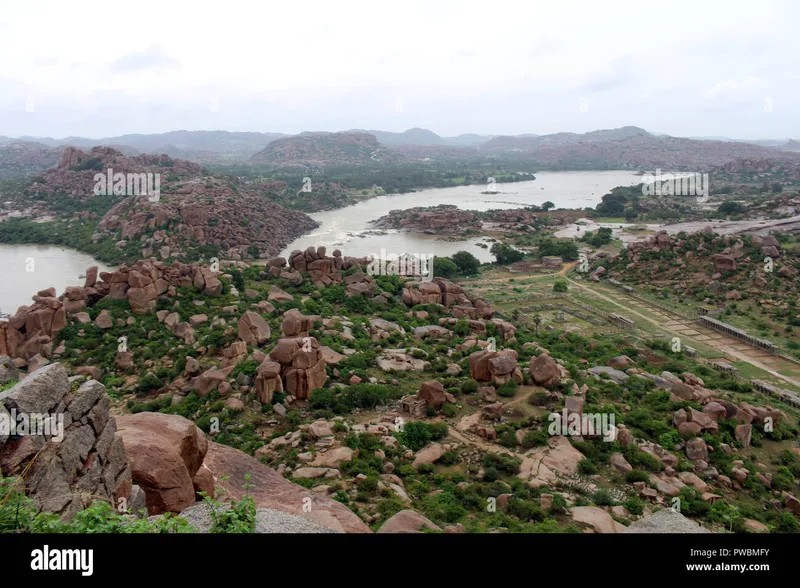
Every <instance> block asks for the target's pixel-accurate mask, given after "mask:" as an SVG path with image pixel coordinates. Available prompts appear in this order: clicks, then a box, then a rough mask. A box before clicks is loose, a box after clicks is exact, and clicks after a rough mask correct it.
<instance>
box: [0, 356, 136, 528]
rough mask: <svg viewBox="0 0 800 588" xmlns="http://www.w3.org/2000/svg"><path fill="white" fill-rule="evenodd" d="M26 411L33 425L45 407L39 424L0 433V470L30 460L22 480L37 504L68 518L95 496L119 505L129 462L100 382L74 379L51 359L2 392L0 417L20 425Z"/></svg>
mask: <svg viewBox="0 0 800 588" xmlns="http://www.w3.org/2000/svg"><path fill="white" fill-rule="evenodd" d="M3 407H5V408H3ZM22 415H27V417H28V421H29V423H28V425H29V426H30V425H33V423H34V422H35V421H37V419H35V418H33V417H34V415H40V416H41V418H42V419H43V420H42V426H41V428H39V427H38V426H35V425H34V426H33V428H28V429H27V430H25V431H23V430H22V429H21V428H19V427H17V428H16V431H15V432H12V434H10V435H8V436H6V437H4V436H2V435H0V473H2V475H3V476H18V475H22V473H23V472H25V470H26V468H28V467H29V466H30V467H29V469H27V472H26V473H25V476H24V487H25V488H26V490H27V492H28V493H30V494H31V495H32V496H33V498H34V501H35V505H36V507H37V508H38V509H41V510H45V511H50V512H56V513H60V514H61V515H62V518H63V519H64V520H69V519H71V518H72V517H73V516H74V515H75V513H77V512H78V511H80V510H82V509H84V508H86V507H87V506H88V505H89V504H90V503H91V502H92V501H93V500H95V499H101V500H107V501H108V502H110V503H112V504H113V506H114V507H115V508H116V507H118V506H119V505H120V504H123V503H122V502H120V500H121V499H124V500H125V501H127V500H128V499H129V498H130V497H131V492H132V489H133V488H132V477H131V470H130V468H129V467H128V459H127V455H126V452H125V447H124V445H123V442H122V438H121V436H120V435H119V433H118V432H117V422H116V420H115V419H114V417H113V416H111V414H110V412H109V399H108V396H107V395H106V393H105V388H104V387H103V385H102V384H100V383H99V382H96V381H94V380H90V381H87V382H84V383H83V384H80V385H77V382H76V383H75V384H74V385H73V384H71V383H70V379H69V376H68V373H67V369H66V368H65V367H64V366H63V365H62V364H60V363H53V364H50V365H47V366H45V367H43V368H41V369H39V370H36V371H35V372H33V373H32V374H30V375H28V376H27V377H26V378H25V379H23V380H22V381H20V382H19V383H18V384H16V385H15V386H14V387H13V388H11V389H10V390H7V391H5V392H3V393H0V423H2V421H3V420H4V419H6V423H5V424H14V425H19V426H21V424H22V420H21V418H20V417H21V416H22ZM12 417H13V418H12ZM0 430H2V427H0Z"/></svg>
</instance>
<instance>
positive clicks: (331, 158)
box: [250, 132, 402, 167]
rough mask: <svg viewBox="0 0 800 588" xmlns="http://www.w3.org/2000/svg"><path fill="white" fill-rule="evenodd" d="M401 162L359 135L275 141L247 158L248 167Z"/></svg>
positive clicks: (371, 137)
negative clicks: (258, 165) (251, 165)
mask: <svg viewBox="0 0 800 588" xmlns="http://www.w3.org/2000/svg"><path fill="white" fill-rule="evenodd" d="M401 161H402V158H401V157H400V156H399V155H397V154H396V153H394V152H393V151H391V150H389V149H387V148H386V147H385V146H384V145H383V144H382V143H380V142H379V141H378V140H377V139H376V138H375V136H374V135H371V134H369V133H361V132H343V133H303V134H302V135H295V136H293V137H287V138H284V139H278V140H276V141H273V142H272V143H270V144H269V145H267V146H266V147H265V148H264V149H263V150H261V151H259V152H258V153H256V154H255V155H253V156H252V157H251V158H250V162H251V163H256V164H266V165H275V166H299V167H308V166H321V165H379V164H381V163H399V162H401Z"/></svg>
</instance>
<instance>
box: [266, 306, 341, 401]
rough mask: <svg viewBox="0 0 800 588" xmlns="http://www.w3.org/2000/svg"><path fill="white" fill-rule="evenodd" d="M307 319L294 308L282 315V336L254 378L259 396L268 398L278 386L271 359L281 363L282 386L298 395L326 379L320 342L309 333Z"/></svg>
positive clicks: (312, 388) (323, 382) (309, 390)
mask: <svg viewBox="0 0 800 588" xmlns="http://www.w3.org/2000/svg"><path fill="white" fill-rule="evenodd" d="M310 323H311V319H310V318H309V317H306V316H303V315H302V314H300V313H299V311H297V310H294V309H293V310H290V311H287V312H286V314H285V315H284V321H283V324H282V325H281V330H282V331H283V335H284V336H283V337H281V338H280V339H278V342H277V343H276V345H275V347H274V348H273V349H272V351H271V352H270V354H269V358H270V360H271V362H270V363H266V364H265V363H263V362H262V364H261V367H259V374H258V376H257V378H256V388H257V389H258V390H260V391H262V392H260V394H261V395H262V397H265V398H266V397H269V398H271V395H272V392H274V391H275V390H277V389H278V384H277V383H276V382H275V378H276V377H277V376H276V375H275V368H274V365H273V364H274V363H277V364H279V365H280V377H281V380H282V387H283V390H285V391H286V392H288V393H289V394H292V395H293V396H295V397H297V398H299V399H305V398H308V397H309V394H310V393H311V391H312V390H315V389H316V388H321V387H322V386H324V385H325V382H326V381H327V380H328V375H327V373H326V372H325V361H324V359H323V357H322V351H321V348H320V345H319V342H318V341H317V340H316V338H314V337H309V336H308V329H309V328H310Z"/></svg>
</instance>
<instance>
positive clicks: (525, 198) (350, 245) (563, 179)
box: [281, 171, 641, 261]
mask: <svg viewBox="0 0 800 588" xmlns="http://www.w3.org/2000/svg"><path fill="white" fill-rule="evenodd" d="M640 182H641V176H638V175H635V174H634V173H633V172H631V171H586V172H584V171H580V172H540V173H538V174H536V179H535V180H532V181H529V182H517V183H513V184H497V190H498V192H497V193H496V194H481V192H483V191H486V189H487V187H486V185H485V184H477V185H472V186H458V187H454V188H431V189H428V190H421V191H419V192H413V193H411V194H393V195H388V196H378V197H376V198H370V199H369V200H364V201H362V202H359V203H358V204H354V205H352V206H347V207H345V208H340V209H338V210H331V211H326V212H318V213H313V214H311V215H310V216H311V217H312V218H313V219H315V220H316V221H318V222H319V223H320V226H319V227H318V228H317V229H315V230H313V231H312V232H310V233H308V234H306V235H303V236H302V237H300V238H298V239H296V240H295V241H293V242H292V243H290V244H289V245H288V246H287V247H286V249H284V250H283V251H282V252H281V255H282V256H284V257H286V256H287V255H288V254H289V253H291V252H292V251H293V250H295V249H305V248H307V247H308V246H310V245H314V246H320V245H324V246H325V247H327V248H328V252H329V254H330V251H331V250H332V249H336V248H339V249H341V250H342V253H343V254H344V255H348V256H353V257H363V256H367V255H371V254H376V255H379V254H380V253H381V249H385V250H386V251H387V253H396V254H398V255H400V254H403V253H427V254H434V255H439V256H449V255H452V254H453V253H456V252H457V251H461V250H465V251H469V252H470V253H472V254H473V255H474V256H475V257H477V258H478V259H480V260H481V261H493V260H494V257H493V256H492V255H491V254H490V253H489V250H488V248H487V249H483V248H480V247H478V246H477V244H478V243H480V242H482V239H475V238H473V239H466V240H462V241H450V240H440V237H437V236H436V235H423V234H419V233H409V232H405V231H394V230H377V231H376V229H375V227H374V226H373V225H372V224H370V221H374V220H377V219H378V218H380V217H381V216H383V215H385V214H387V213H389V211H391V210H402V209H407V208H415V207H418V206H437V205H440V204H453V205H455V206H457V207H458V208H461V209H464V210H480V211H486V210H492V209H508V208H522V207H525V206H530V205H533V204H535V205H541V204H543V203H544V202H547V201H548V200H549V201H550V202H552V203H553V204H555V206H556V208H586V207H594V206H596V205H597V204H598V203H599V202H600V201H601V199H602V198H603V195H605V194H607V193H608V192H609V191H610V190H611V189H612V188H615V187H617V186H631V185H635V184H637V183H640ZM450 238H451V237H450V236H448V239H450Z"/></svg>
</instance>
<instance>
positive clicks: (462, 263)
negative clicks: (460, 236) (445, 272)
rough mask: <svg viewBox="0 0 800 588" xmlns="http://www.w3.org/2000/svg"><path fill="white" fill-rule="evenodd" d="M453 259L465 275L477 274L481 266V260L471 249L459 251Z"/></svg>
mask: <svg viewBox="0 0 800 588" xmlns="http://www.w3.org/2000/svg"><path fill="white" fill-rule="evenodd" d="M451 259H452V260H453V263H455V264H456V266H458V272H459V273H460V274H463V275H472V274H476V273H478V270H479V269H480V267H481V262H480V261H478V258H477V257H475V256H474V255H472V253H470V252H469V251H459V252H458V253H456V254H455V255H453V256H452V257H451Z"/></svg>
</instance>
